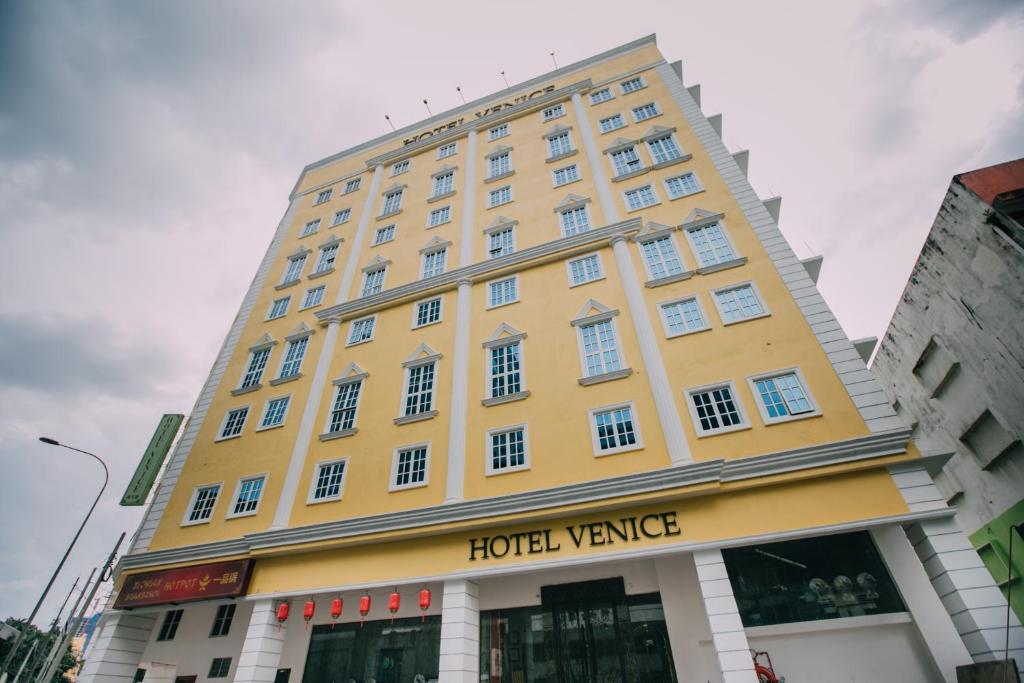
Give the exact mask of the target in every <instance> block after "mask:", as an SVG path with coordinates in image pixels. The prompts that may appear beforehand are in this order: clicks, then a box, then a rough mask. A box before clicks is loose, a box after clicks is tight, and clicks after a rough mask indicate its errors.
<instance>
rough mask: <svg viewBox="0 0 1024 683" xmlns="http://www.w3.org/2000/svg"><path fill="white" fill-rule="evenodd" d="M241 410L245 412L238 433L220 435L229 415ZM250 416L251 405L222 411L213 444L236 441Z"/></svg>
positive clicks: (243, 430) (243, 432)
mask: <svg viewBox="0 0 1024 683" xmlns="http://www.w3.org/2000/svg"><path fill="white" fill-rule="evenodd" d="M267 362H268V363H269V362H270V359H269V358H268V359H267ZM263 371H264V372H266V368H264V369H263ZM243 409H244V410H245V411H246V412H245V417H244V418H242V426H241V427H240V428H239V429H238V433H237V434H231V435H229V436H222V434H224V427H226V426H227V424H228V416H229V415H231V413H233V412H235V411H236V410H243ZM250 415H252V404H251V403H247V404H245V405H244V406H234V407H233V408H228V409H227V410H225V411H224V417H222V418H221V420H220V426H219V427H217V436H216V438H215V439H214V441H215V442H216V441H230V440H231V439H237V438H239V437H241V436H242V434H245V425H247V424H249V416H250Z"/></svg>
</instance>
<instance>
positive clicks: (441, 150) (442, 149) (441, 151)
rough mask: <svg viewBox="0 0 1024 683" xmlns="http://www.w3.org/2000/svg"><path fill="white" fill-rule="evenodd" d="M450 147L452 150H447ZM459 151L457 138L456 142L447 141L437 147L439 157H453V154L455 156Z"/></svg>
mask: <svg viewBox="0 0 1024 683" xmlns="http://www.w3.org/2000/svg"><path fill="white" fill-rule="evenodd" d="M449 149H450V150H451V152H445V150H449ZM458 153H459V141H458V140H456V141H454V142H448V143H445V144H443V145H441V146H440V147H438V148H437V158H438V159H447V158H448V157H453V156H455V155H456V154H458Z"/></svg>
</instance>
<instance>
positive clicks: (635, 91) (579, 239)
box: [82, 36, 1024, 683]
mask: <svg viewBox="0 0 1024 683" xmlns="http://www.w3.org/2000/svg"><path fill="white" fill-rule="evenodd" d="M721 130H722V118H721V116H706V115H705V114H704V113H703V112H702V110H701V108H700V89H699V86H690V87H686V86H684V84H683V78H682V68H681V65H680V64H679V63H678V62H677V63H675V64H671V63H669V62H667V61H666V60H665V58H664V57H663V56H662V55H661V53H660V52H659V50H658V48H657V46H656V44H655V39H654V36H648V37H646V38H643V39H640V40H637V41H634V42H632V43H629V44H627V45H623V46H620V47H618V48H615V49H613V50H610V51H608V52H605V53H602V54H599V55H596V56H594V57H591V58H589V59H586V60H584V61H582V62H579V63H576V64H573V65H570V66H567V67H564V68H561V69H558V70H556V71H553V72H551V73H548V74H545V75H543V76H540V77H538V78H535V79H533V80H531V81H528V82H526V83H523V84H519V85H516V86H514V87H511V88H509V89H508V90H505V91H502V92H498V93H495V94H494V95H492V96H489V97H486V98H483V99H481V100H478V101H474V102H471V103H468V104H466V105H465V106H463V107H461V108H459V109H456V110H452V111H449V112H445V113H442V114H439V115H437V116H434V117H432V118H431V119H428V120H426V121H422V122H420V123H418V124H416V125H413V126H410V127H407V128H404V129H402V130H398V131H395V132H394V133H391V134H388V135H386V136H383V137H381V138H378V139H375V140H371V141H369V142H366V143H364V144H361V145H358V146H356V147H353V148H351V149H348V150H346V151H344V152H340V153H338V154H335V155H333V156H330V157H328V158H326V159H323V160H321V161H318V162H315V163H313V164H310V165H309V166H307V167H306V168H305V169H303V171H302V173H301V174H300V176H299V179H298V181H297V183H296V185H295V187H294V189H293V190H292V192H291V194H290V196H289V204H288V209H287V211H286V212H285V215H284V217H283V218H282V220H281V221H280V223H279V224H278V227H277V229H276V231H275V232H274V233H273V236H272V239H271V241H270V245H269V247H268V249H267V252H266V255H265V257H264V259H263V261H262V263H261V264H260V265H259V268H258V271H257V273H256V276H255V277H254V279H253V282H252V285H251V287H250V288H249V291H248V293H247V294H246V296H245V298H244V300H243V301H242V304H241V307H240V309H239V312H238V315H237V316H236V318H235V320H234V322H233V323H232V325H231V327H230V330H229V332H228V335H227V338H226V339H225V342H224V345H223V347H222V349H221V351H220V353H219V355H218V357H217V359H216V361H215V363H214V366H213V369H212V371H211V374H210V376H209V378H208V380H207V382H206V384H205V385H204V387H203V389H202V392H201V394H200V396H199V399H198V401H197V403H196V406H195V408H194V410H193V412H192V414H191V416H190V419H189V421H188V423H187V425H186V427H185V430H184V432H183V434H182V436H181V438H180V439H179V442H178V444H177V446H176V448H175V450H174V451H173V453H172V455H171V458H170V461H169V463H168V465H167V469H166V471H165V473H164V476H163V479H162V481H161V483H160V486H159V488H158V489H157V491H156V493H155V495H154V496H153V500H152V502H151V504H150V507H149V508H148V510H147V512H146V514H145V517H144V520H143V523H142V525H141V527H140V528H139V530H138V532H137V534H136V536H135V538H134V540H133V543H132V546H131V549H130V551H129V552H128V554H126V555H125V556H124V557H123V558H122V560H121V562H120V564H119V567H118V574H117V578H116V582H117V583H116V599H115V600H114V603H113V605H112V608H111V609H109V610H108V611H107V612H106V613H105V615H104V617H103V620H102V624H101V626H100V630H99V632H98V636H97V638H96V642H95V643H94V644H93V646H92V648H91V650H90V652H89V656H88V659H87V661H86V663H85V666H84V668H83V673H82V679H83V680H84V681H86V682H87V683H92V682H93V681H131V680H135V681H146V682H147V683H149V682H152V681H167V682H168V683H172V682H173V683H179V682H180V683H192V682H194V681H202V682H204V683H205V682H206V681H216V680H217V679H231V680H234V681H239V682H246V683H248V682H250V681H252V682H256V681H261V682H266V683H270V682H274V681H276V682H280V683H284V682H286V681H289V680H292V681H300V680H301V681H307V682H310V683H314V682H319V681H323V682H325V683H329V682H331V681H337V682H338V683H347V682H349V681H357V682H359V683H363V682H364V681H375V682H376V683H386V682H398V681H403V682H404V681H409V682H417V683H426V682H428V681H442V682H445V683H449V682H455V681H459V682H469V681H474V682H475V681H487V682H489V683H526V682H532V683H540V682H577V681H580V682H583V681H586V682H590V681H680V682H687V683H689V682H693V683H698V682H699V683H703V682H705V681H724V682H726V683H734V682H739V681H743V682H751V681H757V680H758V676H761V680H771V679H770V677H769V676H770V674H768V673H767V672H765V671H764V670H761V671H759V672H756V671H755V664H754V661H753V657H752V655H751V650H755V651H758V652H767V653H768V654H767V655H760V656H759V657H758V661H759V662H760V664H761V665H767V664H768V658H769V657H770V659H771V666H770V667H768V666H765V668H766V669H767V668H773V669H774V671H775V673H776V674H777V675H778V676H785V677H786V678H787V679H788V680H790V681H818V680H854V679H855V680H858V681H895V680H899V681H934V680H946V681H953V680H955V668H956V666H958V665H962V664H967V663H970V662H972V661H985V660H992V659H997V658H1001V657H1002V647H1003V645H1002V643H1003V637H1004V635H1005V634H1006V630H1005V629H1004V627H1003V621H1002V620H1003V619H1005V605H1006V603H1005V599H1004V598H1003V595H1002V593H1001V592H1000V591H999V589H998V588H997V587H996V585H995V584H994V582H993V579H992V576H991V575H990V574H989V572H988V571H986V569H985V567H984V565H983V564H982V563H981V560H980V559H979V558H978V556H977V554H976V553H974V552H973V550H971V545H970V542H969V541H968V539H967V537H966V536H965V535H964V533H963V532H962V531H961V529H960V528H959V527H958V526H957V524H956V522H955V521H954V520H953V514H954V509H953V508H950V507H948V506H947V504H946V502H945V500H944V499H943V497H942V496H941V495H940V494H939V492H938V490H937V489H936V487H935V486H934V484H933V483H932V479H931V473H933V472H937V471H938V470H939V469H940V468H941V467H942V464H943V463H944V462H945V459H946V458H948V455H946V456H943V455H942V454H927V455H923V454H922V453H920V452H919V451H918V450H917V448H916V447H915V445H914V443H913V442H912V441H911V440H910V430H909V428H908V427H907V426H906V425H905V424H904V423H903V421H902V420H901V419H900V418H899V417H898V416H897V415H896V414H895V413H894V411H893V409H892V407H891V406H890V405H889V402H888V399H887V398H886V395H885V394H884V393H883V392H882V389H881V387H880V386H879V385H878V384H877V383H876V381H875V380H874V378H873V377H872V375H871V374H870V373H869V371H868V370H867V369H866V367H865V364H864V359H863V358H862V357H861V355H860V353H859V352H858V350H857V348H855V346H854V345H853V343H852V342H851V341H850V340H849V339H848V338H847V336H846V335H845V333H844V332H843V330H842V328H841V327H840V325H839V324H838V322H837V321H836V319H835V317H834V316H833V314H832V313H831V311H830V309H829V307H828V306H827V304H826V303H825V302H824V300H823V299H822V297H821V296H820V294H819V293H818V291H817V289H816V287H815V278H814V277H812V276H816V269H815V268H814V267H809V264H806V263H802V262H801V261H800V260H799V259H797V257H796V256H795V255H794V253H793V251H792V249H791V248H790V247H789V245H788V244H787V242H786V240H785V238H784V237H783V236H782V234H781V233H780V232H779V228H778V218H779V205H780V203H779V200H778V199H777V198H771V199H764V200H762V199H761V198H759V197H758V196H757V195H756V194H755V192H754V190H753V189H752V187H751V186H750V184H749V182H748V181H747V178H746V165H747V154H746V153H745V152H730V151H729V150H727V149H726V147H725V146H724V144H723V142H722V139H721ZM1010 635H1011V640H1010V642H1011V649H1014V652H1015V653H1016V654H1017V655H1018V657H1019V656H1020V654H1021V651H1022V650H1021V648H1024V645H1022V644H1021V629H1020V626H1019V624H1017V622H1016V621H1014V622H1013V628H1012V633H1011V634H1010ZM1011 654H1014V653H1011ZM851 672H855V673H856V675H855V676H854V675H852V673H851Z"/></svg>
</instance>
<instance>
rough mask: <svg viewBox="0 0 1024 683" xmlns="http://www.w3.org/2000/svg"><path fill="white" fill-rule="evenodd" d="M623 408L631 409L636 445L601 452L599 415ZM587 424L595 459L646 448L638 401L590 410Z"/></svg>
mask: <svg viewBox="0 0 1024 683" xmlns="http://www.w3.org/2000/svg"><path fill="white" fill-rule="evenodd" d="M622 408H629V414H630V417H631V418H632V421H633V434H634V436H635V437H636V443H632V444H626V445H625V446H616V447H615V448H609V449H607V450H601V440H600V437H598V434H597V415H598V413H607V412H610V411H613V410H620V409H622ZM587 423H588V426H589V428H590V447H591V449H593V452H594V457H595V458H600V457H603V456H606V455H616V454H618V453H629V452H630V451H638V450H641V449H642V448H643V447H644V437H643V433H642V432H641V431H640V418H639V416H638V415H637V412H636V401H623V402H621V403H613V404H611V405H606V406H601V407H599V408H589V409H588V410H587Z"/></svg>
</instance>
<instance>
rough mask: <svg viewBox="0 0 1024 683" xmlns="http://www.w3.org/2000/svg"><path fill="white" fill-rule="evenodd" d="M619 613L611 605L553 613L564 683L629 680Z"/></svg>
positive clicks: (577, 607) (569, 608) (580, 606)
mask: <svg viewBox="0 0 1024 683" xmlns="http://www.w3.org/2000/svg"><path fill="white" fill-rule="evenodd" d="M617 612H618V610H617V609H616V607H615V606H613V605H612V604H610V603H608V604H603V605H602V604H595V603H590V604H580V605H575V606H572V607H561V606H560V607H556V608H555V609H554V616H555V619H554V623H555V632H556V639H557V643H558V649H559V651H560V652H559V655H560V659H561V667H560V669H561V674H562V675H561V676H560V677H559V680H560V681H561V682H562V683H605V682H606V681H607V682H608V683H612V682H614V683H618V682H619V681H625V680H626V674H625V667H624V661H623V654H624V653H623V652H622V648H620V647H619V643H620V642H621V638H620V635H619V632H618V631H619V628H618V626H619V617H618V615H617V614H616V613H617Z"/></svg>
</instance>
